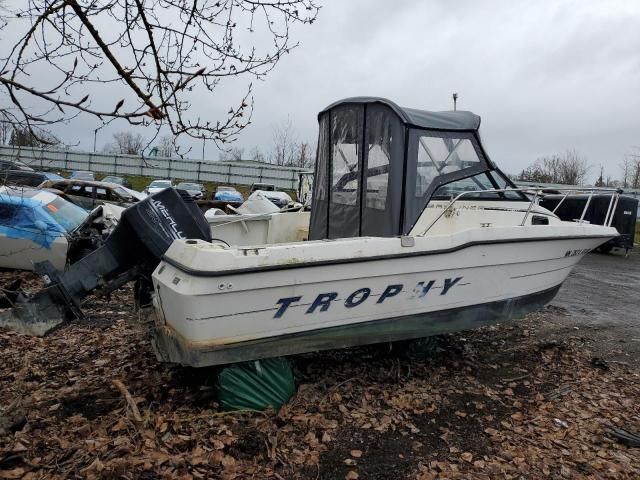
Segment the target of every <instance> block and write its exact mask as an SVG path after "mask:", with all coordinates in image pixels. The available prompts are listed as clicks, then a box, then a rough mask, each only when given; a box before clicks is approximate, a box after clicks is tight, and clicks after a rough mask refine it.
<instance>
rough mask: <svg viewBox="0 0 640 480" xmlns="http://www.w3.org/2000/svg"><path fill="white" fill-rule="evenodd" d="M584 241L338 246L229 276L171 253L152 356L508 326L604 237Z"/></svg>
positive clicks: (305, 348)
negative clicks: (330, 252) (323, 256)
mask: <svg viewBox="0 0 640 480" xmlns="http://www.w3.org/2000/svg"><path fill="white" fill-rule="evenodd" d="M524 228H526V227H524ZM592 228H593V227H592ZM600 228H602V227H600ZM595 232H596V233H600V234H603V233H604V232H602V231H597V230H596V231H595ZM481 233H483V232H481ZM582 233H583V236H582V237H568V236H565V237H564V238H558V237H548V238H546V239H541V238H538V239H535V240H534V239H532V237H531V236H529V237H527V236H526V232H523V233H518V235H519V237H515V236H514V237H513V238H511V239H507V240H508V241H505V240H504V238H503V239H501V240H497V239H494V240H493V241H491V240H490V239H488V237H486V235H485V238H484V240H483V241H470V242H467V243H463V242H462V237H461V241H460V242H459V244H458V245H457V246H454V247H451V248H448V249H433V248H432V249H426V248H425V245H427V244H426V243H425V244H423V245H422V246H420V245H416V246H413V247H409V248H407V250H408V251H411V250H412V248H413V251H414V253H415V255H413V254H407V252H405V251H404V250H402V249H397V248H396V249H395V252H396V254H389V255H377V256H376V257H375V258H371V256H369V257H367V256H366V255H365V256H361V257H359V258H358V255H357V253H356V252H355V251H354V254H353V255H352V256H350V255H349V253H348V249H349V248H351V247H352V246H353V245H360V247H359V248H362V247H363V244H362V242H361V243H360V244H358V243H357V242H356V243H349V242H348V241H345V242H343V243H341V242H335V244H334V246H335V245H338V247H341V249H342V250H345V251H344V252H343V253H342V256H343V260H342V261H339V259H335V260H334V261H327V262H326V263H323V262H315V263H309V262H305V261H292V262H290V263H287V264H281V265H265V264H264V263H265V262H264V261H263V262H262V263H263V265H262V267H261V268H258V267H256V268H244V266H242V265H240V264H242V262H241V261H240V260H236V261H235V263H236V264H237V265H240V267H241V268H235V269H232V270H227V271H225V270H224V269H222V270H218V271H214V270H207V269H205V268H200V269H198V270H195V269H193V268H189V267H186V266H185V265H181V264H180V263H179V262H177V261H176V260H175V259H176V258H182V260H183V261H185V262H186V260H185V259H187V258H188V257H187V256H183V257H180V255H177V254H175V252H174V255H173V258H174V260H170V259H169V258H167V259H165V261H164V262H163V263H162V264H161V266H160V267H159V268H158V269H157V270H156V272H155V273H154V285H155V289H156V296H155V300H154V301H155V306H156V312H157V322H156V328H155V344H156V350H157V352H158V354H159V356H160V358H161V359H163V360H165V361H170V362H176V363H181V364H184V365H191V366H205V365H217V364H224V363H230V362H237V361H244V360H253V359H258V358H267V357H274V356H279V355H290V354H297V353H303V352H309V351H315V350H322V349H332V348H343V347H348V346H355V345H363V344H371V343H379V342H388V341H394V340H401V339H410V338H419V337H425V336H429V335H436V334H440V333H445V332H452V331H458V330H465V329H469V328H476V327H479V326H482V325H487V324H491V323H495V322H498V321H504V320H507V319H511V318H516V317H519V316H522V315H524V314H525V313H527V312H530V311H532V310H536V309H538V308H540V307H541V306H543V305H544V304H545V303H547V302H548V301H550V300H551V299H552V298H553V295H555V293H556V292H557V290H558V288H559V287H560V285H561V284H562V282H563V281H564V280H565V279H566V277H567V276H568V275H569V273H570V272H571V269H572V268H573V267H574V266H575V264H576V263H577V262H578V261H579V260H580V259H581V258H582V257H583V256H584V255H585V254H587V253H588V252H589V251H590V250H591V249H593V248H595V247H596V246H598V245H599V244H600V243H602V242H603V241H605V240H606V239H607V237H606V236H604V237H603V236H600V237H598V236H596V235H591V236H587V235H584V233H585V232H582ZM464 238H466V239H467V240H469V239H471V240H474V239H473V238H471V237H469V236H468V235H467V236H466V237H464ZM454 240H455V239H454ZM393 241H396V242H398V243H399V242H400V241H401V240H400V239H385V240H380V241H378V240H377V239H372V240H371V242H372V243H371V244H370V245H368V246H369V247H372V248H373V247H375V248H378V249H379V250H380V251H384V250H385V248H387V247H388V245H387V246H385V245H386V244H385V243H384V242H387V243H389V242H393ZM432 243H434V242H432ZM436 243H437V242H436ZM449 245H450V243H449ZM179 247H180V246H177V247H176V248H177V249H178V250H179ZM281 248H286V247H281ZM292 248H295V247H292ZM305 248H311V249H313V248H315V247H314V246H313V245H306V246H305ZM324 248H325V249H326V248H327V247H324ZM388 248H391V247H388ZM393 248H395V247H393ZM185 251H189V249H186V250H185ZM374 251H375V250H374ZM169 253H171V252H169ZM209 253H210V254H211V258H217V257H219V260H220V262H219V263H220V264H223V263H224V261H223V260H224V258H223V257H222V256H220V255H216V254H215V253H212V252H209ZM228 253H229V252H221V255H222V254H228ZM276 253H277V252H276ZM276 253H274V254H273V256H275V255H276ZM261 255H262V256H265V254H256V260H255V262H254V263H256V262H258V261H259V260H261V259H260V258H259V257H260V256H261ZM267 255H268V254H267ZM288 255H289V258H291V257H292V255H291V254H290V253H289V254H288ZM284 256H286V255H285V254H284V253H283V257H284ZM206 258H207V256H206V255H205V256H203V257H201V258H200V257H197V256H195V257H193V256H192V257H191V261H190V262H191V266H193V265H199V264H206V263H211V262H209V260H206ZM242 258H243V259H244V261H245V264H246V265H250V264H251V259H250V258H249V259H247V258H245V257H244V256H243V257H242ZM262 260H264V259H262ZM243 265H244V264H243Z"/></svg>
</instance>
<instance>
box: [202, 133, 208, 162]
mask: <svg viewBox="0 0 640 480" xmlns="http://www.w3.org/2000/svg"><path fill="white" fill-rule="evenodd" d="M206 143H207V139H206V138H205V137H202V161H203V162H204V146H205V144H206Z"/></svg>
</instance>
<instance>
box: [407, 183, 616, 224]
mask: <svg viewBox="0 0 640 480" xmlns="http://www.w3.org/2000/svg"><path fill="white" fill-rule="evenodd" d="M545 190H550V189H544V188H542V189H532V188H531V187H521V188H495V189H494V188H491V189H487V190H468V191H466V192H462V193H460V194H458V195H457V196H456V197H455V198H454V199H452V200H451V201H450V202H449V204H448V205H447V206H446V207H445V208H444V210H442V212H440V214H439V215H438V216H437V217H436V218H435V219H434V220H433V221H432V222H431V223H430V224H429V225H428V226H427V228H426V229H425V230H424V231H423V232H422V233H421V234H420V236H424V235H426V234H427V232H428V231H429V230H431V228H432V227H433V226H434V225H435V224H436V223H437V222H438V220H440V219H441V218H442V217H443V216H444V215H445V214H446V213H447V212H448V211H449V209H450V208H451V207H452V206H453V205H454V204H455V203H456V202H457V201H458V200H460V199H461V198H462V197H464V196H465V195H469V194H477V193H504V192H525V193H532V194H533V197H532V198H531V201H530V202H529V207H528V208H527V211H526V213H525V214H524V218H523V219H522V222H520V226H524V224H525V223H526V221H527V218H529V214H530V213H531V210H533V206H534V205H535V204H536V200H537V199H538V197H539V196H541V195H543V194H544V191H545ZM552 190H557V191H560V192H566V193H565V194H564V196H563V197H562V200H560V202H558V204H557V205H556V207H555V208H554V209H553V211H552V212H551V213H554V214H555V213H556V210H558V208H559V207H560V205H562V203H563V202H564V201H565V199H566V198H567V197H568V196H569V195H571V194H572V193H587V192H588V193H589V198H588V199H587V203H586V204H585V206H584V208H583V209H582V215H580V219H579V220H578V222H579V223H581V222H583V221H584V217H585V215H586V213H587V209H588V208H589V205H590V204H591V199H592V198H593V195H594V193H595V192H602V193H606V192H608V193H611V199H610V200H609V207H608V208H607V214H606V216H605V219H604V223H603V226H605V227H610V226H611V223H612V222H613V215H614V213H615V210H616V207H617V206H618V198H619V197H620V194H621V193H622V190H620V189H618V188H578V187H566V188H553V189H552ZM614 199H615V202H614ZM427 205H428V204H427ZM425 208H426V207H425Z"/></svg>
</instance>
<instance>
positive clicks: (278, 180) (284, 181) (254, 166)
mask: <svg viewBox="0 0 640 480" xmlns="http://www.w3.org/2000/svg"><path fill="white" fill-rule="evenodd" d="M0 160H6V161H15V160H19V161H21V162H24V163H26V164H27V165H30V166H31V167H32V168H34V169H35V170H41V169H61V170H90V171H92V172H97V173H104V174H113V175H140V176H145V177H153V178H172V179H176V180H192V181H197V182H215V183H229V184H235V185H251V184H252V183H256V182H264V183H272V184H274V185H275V186H276V187H277V188H282V189H286V190H295V189H296V188H297V186H298V172H301V171H306V169H300V168H290V167H277V166H275V165H269V164H259V163H256V162H246V163H245V162H243V161H238V162H213V161H198V160H192V159H182V158H164V157H144V158H143V157H140V156H138V155H118V154H110V153H92V152H76V151H72V150H55V149H47V148H32V147H14V146H11V145H0Z"/></svg>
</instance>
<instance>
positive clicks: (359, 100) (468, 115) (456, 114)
mask: <svg viewBox="0 0 640 480" xmlns="http://www.w3.org/2000/svg"><path fill="white" fill-rule="evenodd" d="M376 103H379V104H381V105H386V106H387V107H389V108H390V109H391V110H392V111H393V112H394V113H395V114H396V115H398V117H399V118H400V120H401V121H402V123H404V124H405V125H408V126H411V127H417V128H426V129H429V130H453V131H456V130H462V131H469V130H478V129H479V128H480V117H479V116H478V115H476V114H475V113H472V112H465V111H462V110H456V111H453V112H452V111H447V112H429V111H427V110H417V109H415V108H403V107H400V106H398V105H396V104H395V103H394V102H392V101H391V100H387V99H386V98H380V97H351V98H345V99H344V100H339V101H337V102H334V103H332V104H331V105H329V106H328V107H327V108H325V109H324V110H323V111H321V112H320V113H319V114H318V120H320V118H321V117H322V115H324V114H325V113H327V112H329V111H330V110H333V109H334V108H336V107H338V106H340V105H344V104H362V105H365V104H376Z"/></svg>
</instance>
